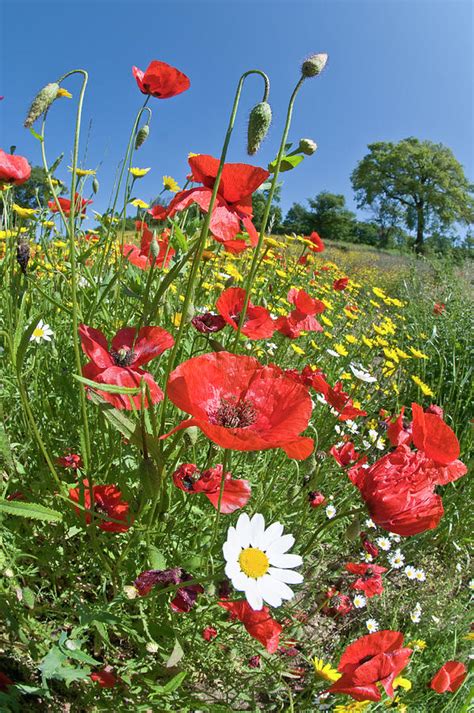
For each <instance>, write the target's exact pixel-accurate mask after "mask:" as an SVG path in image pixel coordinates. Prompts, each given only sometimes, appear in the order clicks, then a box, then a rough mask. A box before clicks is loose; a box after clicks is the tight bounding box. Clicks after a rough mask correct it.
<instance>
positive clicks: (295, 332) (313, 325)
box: [275, 288, 326, 339]
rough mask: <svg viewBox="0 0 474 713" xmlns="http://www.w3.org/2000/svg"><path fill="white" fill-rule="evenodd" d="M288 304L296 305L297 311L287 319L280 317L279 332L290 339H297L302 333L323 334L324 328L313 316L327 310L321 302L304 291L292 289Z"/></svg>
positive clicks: (277, 321) (276, 323)
mask: <svg viewBox="0 0 474 713" xmlns="http://www.w3.org/2000/svg"><path fill="white" fill-rule="evenodd" d="M287 299H288V302H290V303H291V304H294V305H295V309H294V310H293V311H292V312H291V313H290V314H289V315H288V316H287V317H283V316H282V317H278V319H277V320H276V322H275V325H276V328H277V329H278V331H279V332H281V333H282V334H284V335H285V336H286V337H289V338H290V339H296V338H297V337H299V336H300V335H301V332H322V331H323V328H322V327H321V325H320V324H319V322H318V320H317V319H316V318H315V317H314V316H313V315H315V314H320V313H321V312H324V310H325V309H326V305H325V304H324V302H321V300H316V299H314V298H313V297H310V295H308V293H307V292H305V291H304V290H297V289H295V288H292V289H291V290H290V291H289V292H288V295H287Z"/></svg>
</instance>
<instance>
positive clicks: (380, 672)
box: [328, 629, 412, 701]
mask: <svg viewBox="0 0 474 713" xmlns="http://www.w3.org/2000/svg"><path fill="white" fill-rule="evenodd" d="M402 645H403V634H401V633H400V632H399V631H390V630H387V629H385V630H383V631H377V632H376V633H375V634H367V635H366V636H361V637H360V639H357V641H354V642H353V643H352V644H349V646H348V647H347V648H346V650H345V651H344V653H343V654H342V656H341V660H340V662H339V666H338V667H337V670H338V671H340V672H341V673H342V676H341V678H340V679H338V680H337V681H336V682H335V683H333V684H332V686H331V687H330V688H328V692H329V693H346V694H347V695H349V696H352V698H354V699H355V700H356V701H365V700H369V701H380V699H381V695H380V691H379V689H378V687H377V684H378V683H380V684H381V685H382V686H383V688H384V689H385V692H386V693H387V695H388V696H390V697H393V695H394V692H393V681H394V679H395V678H396V677H397V676H398V675H399V674H400V672H401V671H402V670H403V669H404V668H405V666H406V665H407V663H408V661H409V659H410V655H411V653H412V649H408V648H402Z"/></svg>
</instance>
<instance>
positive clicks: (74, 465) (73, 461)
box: [58, 453, 84, 470]
mask: <svg viewBox="0 0 474 713" xmlns="http://www.w3.org/2000/svg"><path fill="white" fill-rule="evenodd" d="M58 465H60V466H62V467H63V468H70V469H71V470H77V469H78V468H83V466H84V463H83V462H82V458H81V456H80V455H78V454H77V453H67V454H66V455H65V456H61V457H60V458H58Z"/></svg>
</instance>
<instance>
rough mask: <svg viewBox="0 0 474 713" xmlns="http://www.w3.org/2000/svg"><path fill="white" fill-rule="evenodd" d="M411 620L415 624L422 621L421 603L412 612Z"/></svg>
mask: <svg viewBox="0 0 474 713" xmlns="http://www.w3.org/2000/svg"><path fill="white" fill-rule="evenodd" d="M410 619H411V620H412V622H413V623H414V624H419V623H420V619H421V605H420V602H417V603H416V604H415V608H414V609H413V611H412V612H410Z"/></svg>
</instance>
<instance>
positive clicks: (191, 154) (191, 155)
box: [188, 151, 200, 158]
mask: <svg viewBox="0 0 474 713" xmlns="http://www.w3.org/2000/svg"><path fill="white" fill-rule="evenodd" d="M193 156H200V154H198V153H193V152H192V151H190V152H189V153H188V158H193Z"/></svg>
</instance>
